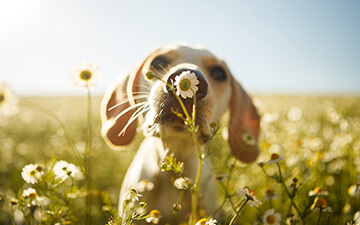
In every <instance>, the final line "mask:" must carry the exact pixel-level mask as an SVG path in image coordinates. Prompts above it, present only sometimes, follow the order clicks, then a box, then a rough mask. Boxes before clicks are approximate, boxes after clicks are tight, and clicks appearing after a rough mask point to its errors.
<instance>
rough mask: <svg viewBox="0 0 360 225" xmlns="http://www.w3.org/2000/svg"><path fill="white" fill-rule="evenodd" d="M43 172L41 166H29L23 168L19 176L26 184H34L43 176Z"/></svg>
mask: <svg viewBox="0 0 360 225" xmlns="http://www.w3.org/2000/svg"><path fill="white" fill-rule="evenodd" d="M43 173H44V172H43V170H42V168H41V166H39V165H36V164H29V165H26V166H24V168H23V169H22V171H21V176H22V178H23V179H24V181H25V182H26V183H29V184H35V183H37V181H38V180H39V179H40V177H41V176H42V175H43Z"/></svg>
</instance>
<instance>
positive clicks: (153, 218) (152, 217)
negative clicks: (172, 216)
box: [145, 209, 161, 224]
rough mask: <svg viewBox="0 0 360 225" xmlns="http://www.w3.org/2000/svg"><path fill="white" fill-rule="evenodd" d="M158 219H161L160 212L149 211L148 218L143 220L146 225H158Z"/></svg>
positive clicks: (155, 210)
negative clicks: (149, 224) (150, 224)
mask: <svg viewBox="0 0 360 225" xmlns="http://www.w3.org/2000/svg"><path fill="white" fill-rule="evenodd" d="M160 218H161V213H160V211H159V210H157V209H153V210H151V211H150V213H149V217H147V218H146V219H145V221H146V222H147V223H153V224H158V223H159V220H160Z"/></svg>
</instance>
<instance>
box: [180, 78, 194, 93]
mask: <svg viewBox="0 0 360 225" xmlns="http://www.w3.org/2000/svg"><path fill="white" fill-rule="evenodd" d="M190 86H191V82H190V80H189V79H186V78H185V79H182V80H181V81H180V84H179V87H180V89H181V90H182V91H187V90H189V89H190Z"/></svg>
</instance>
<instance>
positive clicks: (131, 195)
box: [124, 188, 142, 202]
mask: <svg viewBox="0 0 360 225" xmlns="http://www.w3.org/2000/svg"><path fill="white" fill-rule="evenodd" d="M141 196H142V195H140V194H138V193H137V191H136V190H135V189H134V188H131V189H130V190H129V191H128V192H126V194H125V196H124V198H125V200H129V201H131V202H135V201H139V197H141Z"/></svg>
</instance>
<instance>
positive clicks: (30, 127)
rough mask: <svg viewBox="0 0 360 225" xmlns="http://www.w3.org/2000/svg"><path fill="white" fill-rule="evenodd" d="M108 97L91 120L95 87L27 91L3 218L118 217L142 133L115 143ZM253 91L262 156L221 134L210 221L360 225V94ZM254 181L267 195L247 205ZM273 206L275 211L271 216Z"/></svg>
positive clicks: (8, 159)
mask: <svg viewBox="0 0 360 225" xmlns="http://www.w3.org/2000/svg"><path fill="white" fill-rule="evenodd" d="M100 100H101V98H100V97H92V98H91V114H90V116H91V117H90V118H91V124H90V126H89V121H88V118H89V117H88V116H89V114H88V112H89V111H88V109H87V107H88V102H87V98H86V97H85V96H84V97H22V98H19V111H18V113H17V114H15V115H12V116H11V117H8V118H6V119H1V120H0V224H116V211H117V204H118V194H119V189H120V186H121V181H122V179H123V176H124V174H125V172H126V169H127V167H128V165H129V164H130V162H131V159H132V157H133V156H134V154H135V153H136V148H137V146H138V145H139V143H140V141H137V142H136V143H134V144H133V145H131V146H130V147H129V149H128V150H126V151H114V150H112V149H110V148H109V147H108V146H107V145H106V144H105V142H104V141H103V139H102V138H101V136H100V128H101V122H100V117H99V108H100V106H99V105H100ZM253 100H254V103H255V105H256V106H257V108H258V110H259V113H260V115H261V117H262V119H261V137H260V139H259V143H258V145H259V147H260V150H261V155H260V157H259V158H258V160H257V163H253V164H243V163H240V162H238V161H236V160H235V159H234V158H233V157H231V156H230V150H229V149H228V147H227V144H226V142H225V141H224V140H223V138H222V136H226V134H224V135H216V136H215V138H214V140H213V141H212V142H211V145H210V147H209V149H210V152H211V154H210V157H209V158H208V160H211V161H212V163H213V167H214V179H217V180H218V183H219V189H220V191H221V193H222V197H221V198H220V199H218V200H217V203H218V204H219V206H222V207H221V209H220V208H219V212H216V213H211V214H210V213H209V212H206V213H208V214H206V216H209V217H208V220H207V221H209V220H210V219H209V218H210V217H211V218H214V219H217V220H218V221H219V223H220V221H222V222H224V223H226V224H228V223H229V221H230V219H231V218H233V216H234V215H235V214H236V213H237V212H239V213H238V215H237V217H236V218H235V219H236V220H235V223H237V224H359V223H360V218H359V217H360V215H359V214H360V213H358V211H360V176H359V175H360V138H359V134H360V104H359V103H360V97H358V96H290V95H277V96H275V95H269V96H266V95H255V96H254V97H253ZM223 124H224V126H226V119H225V121H224V122H223ZM89 129H90V130H91V132H89ZM222 133H224V132H222V131H221V130H220V134H222ZM89 137H91V140H89ZM137 138H138V140H141V138H142V137H141V135H138V137H137ZM89 146H90V147H89ZM84 155H86V157H84ZM175 157H176V156H175ZM60 160H63V161H65V162H66V163H68V164H66V163H65V165H67V167H68V169H69V170H68V171H67V172H68V173H67V174H65V175H64V176H63V177H61V176H58V175H57V173H56V164H57V163H58V162H59V161H60ZM84 160H85V161H86V162H85V163H84ZM29 164H36V166H37V167H36V168H35V172H37V173H39V177H37V178H38V180H36V181H35V182H33V183H32V182H30V181H29V180H28V181H26V180H24V176H23V175H22V172H24V167H25V166H26V165H29ZM69 165H74V166H76V168H77V169H74V170H72V171H70V166H69ZM185 166H186V165H185ZM75 171H76V173H77V176H75V175H74V174H75ZM85 171H87V172H89V171H91V173H88V174H85V173H84V172H85ZM25 172H26V171H25ZM71 172H73V173H71ZM73 175H74V176H73ZM89 180H91V181H92V182H91V185H90V186H89V184H88V181H89ZM89 187H90V188H89ZM244 187H246V189H248V190H250V192H251V193H253V194H254V195H251V196H253V197H254V198H256V199H258V200H259V201H261V203H262V204H261V205H258V207H250V206H249V205H245V204H246V203H245V204H244V207H242V208H241V210H239V207H240V206H241V205H242V203H244V198H243V197H242V195H241V194H239V191H238V190H239V189H243V188H244ZM29 188H33V189H34V190H36V192H35V193H34V190H33V189H29ZM255 193H256V197H255ZM88 196H91V199H89V198H88ZM245 196H248V195H245ZM245 199H246V198H245ZM248 200H249V199H248ZM250 200H251V199H250ZM89 204H90V206H89ZM214 204H215V200H214ZM269 209H274V212H273V213H272V215H273V217H271V218H273V220H269V218H270V217H269V216H267V217H266V215H269V213H270V214H271V212H269V211H268V210H269ZM89 210H90V212H91V213H90V214H89ZM150 210H151V209H146V208H145V211H144V212H143V213H144V214H148V213H149V211H150ZM220 211H223V213H220ZM240 211H241V212H240ZM275 212H276V213H275ZM220 215H226V216H222V217H223V218H218V217H220ZM217 216H218V217H217ZM160 221H161V218H160ZM277 222H278V223H277ZM160 223H163V222H160ZM207 224H210V223H207Z"/></svg>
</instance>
